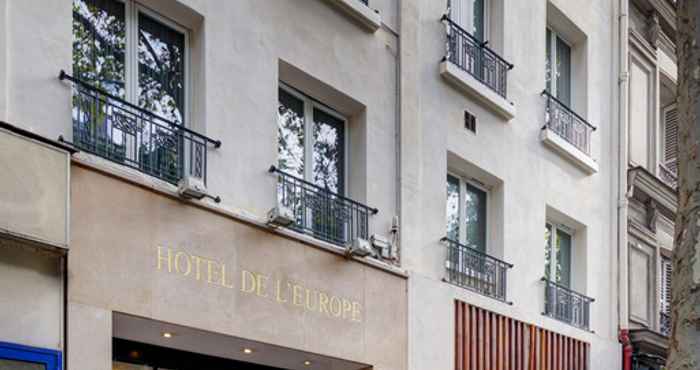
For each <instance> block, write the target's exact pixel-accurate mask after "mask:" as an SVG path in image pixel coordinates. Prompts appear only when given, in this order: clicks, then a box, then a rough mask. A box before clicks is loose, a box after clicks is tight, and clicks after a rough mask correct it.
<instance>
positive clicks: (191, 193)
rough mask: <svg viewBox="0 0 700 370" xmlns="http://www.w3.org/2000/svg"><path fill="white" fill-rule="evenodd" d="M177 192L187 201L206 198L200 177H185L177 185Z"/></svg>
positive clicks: (204, 187)
mask: <svg viewBox="0 0 700 370" xmlns="http://www.w3.org/2000/svg"><path fill="white" fill-rule="evenodd" d="M177 192H178V193H179V194H180V196H181V197H183V198H187V199H202V198H204V197H205V196H207V187H206V186H205V185H204V180H203V179H202V178H200V177H195V176H185V177H183V178H182V179H181V180H180V182H179V183H178V184H177Z"/></svg>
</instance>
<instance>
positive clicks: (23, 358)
mask: <svg viewBox="0 0 700 370" xmlns="http://www.w3.org/2000/svg"><path fill="white" fill-rule="evenodd" d="M62 365H63V363H62V360H61V352H58V351H54V350H49V349H43V348H34V347H28V346H23V345H19V344H13V343H5V342H0V369H3V370H61V367H62Z"/></svg>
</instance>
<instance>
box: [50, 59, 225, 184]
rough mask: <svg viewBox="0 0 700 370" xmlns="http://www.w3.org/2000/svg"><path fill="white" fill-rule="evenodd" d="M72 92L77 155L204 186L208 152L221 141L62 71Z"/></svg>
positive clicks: (166, 179) (167, 178)
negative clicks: (78, 153) (84, 153)
mask: <svg viewBox="0 0 700 370" xmlns="http://www.w3.org/2000/svg"><path fill="white" fill-rule="evenodd" d="M59 79H61V80H64V81H69V82H70V83H71V84H72V87H73V94H72V98H73V109H72V118H73V119H72V120H73V141H72V143H71V144H72V145H73V146H75V147H76V148H77V149H79V150H81V151H84V152H88V153H91V154H93V155H96V156H99V157H102V158H104V159H107V160H109V161H111V162H115V163H117V164H120V165H123V166H127V167H130V168H132V169H135V170H137V171H140V172H142V173H145V174H147V175H150V176H153V177H156V178H158V179H160V180H163V181H166V182H168V183H171V184H174V185H177V184H178V183H179V182H180V181H181V180H182V179H183V178H185V177H187V178H194V179H197V180H198V181H201V182H202V184H204V183H206V178H207V151H208V149H209V147H216V148H218V147H219V146H221V142H220V141H216V140H213V139H210V138H208V137H206V136H204V135H202V134H199V133H197V132H195V131H192V130H190V129H188V128H186V127H184V126H183V125H180V124H177V123H175V122H173V121H170V120H167V119H165V118H162V117H160V116H158V115H157V114H155V113H153V112H150V111H148V110H146V109H143V108H141V107H139V106H136V105H134V104H132V103H129V102H127V101H126V100H124V99H121V98H119V97H117V96H114V95H112V94H110V93H108V92H107V91H104V90H102V89H100V88H98V87H95V86H92V85H91V84H88V83H87V82H84V81H81V80H79V79H77V78H74V77H72V76H70V75H68V74H66V73H65V72H63V71H61V74H60V75H59Z"/></svg>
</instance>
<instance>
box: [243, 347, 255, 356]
mask: <svg viewBox="0 0 700 370" xmlns="http://www.w3.org/2000/svg"><path fill="white" fill-rule="evenodd" d="M243 353H245V354H246V355H249V354H251V353H253V350H252V349H250V348H243Z"/></svg>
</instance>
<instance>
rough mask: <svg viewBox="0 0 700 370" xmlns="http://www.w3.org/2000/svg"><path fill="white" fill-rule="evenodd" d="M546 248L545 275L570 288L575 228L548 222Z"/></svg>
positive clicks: (546, 226) (545, 233)
mask: <svg viewBox="0 0 700 370" xmlns="http://www.w3.org/2000/svg"><path fill="white" fill-rule="evenodd" d="M544 248H545V252H544V277H545V278H546V279H547V280H549V281H553V282H555V283H557V284H559V285H562V286H565V287H567V288H570V287H571V253H572V250H573V249H572V248H573V230H571V229H570V228H568V227H566V226H564V225H560V224H556V223H553V222H547V223H546V225H545V229H544Z"/></svg>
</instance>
